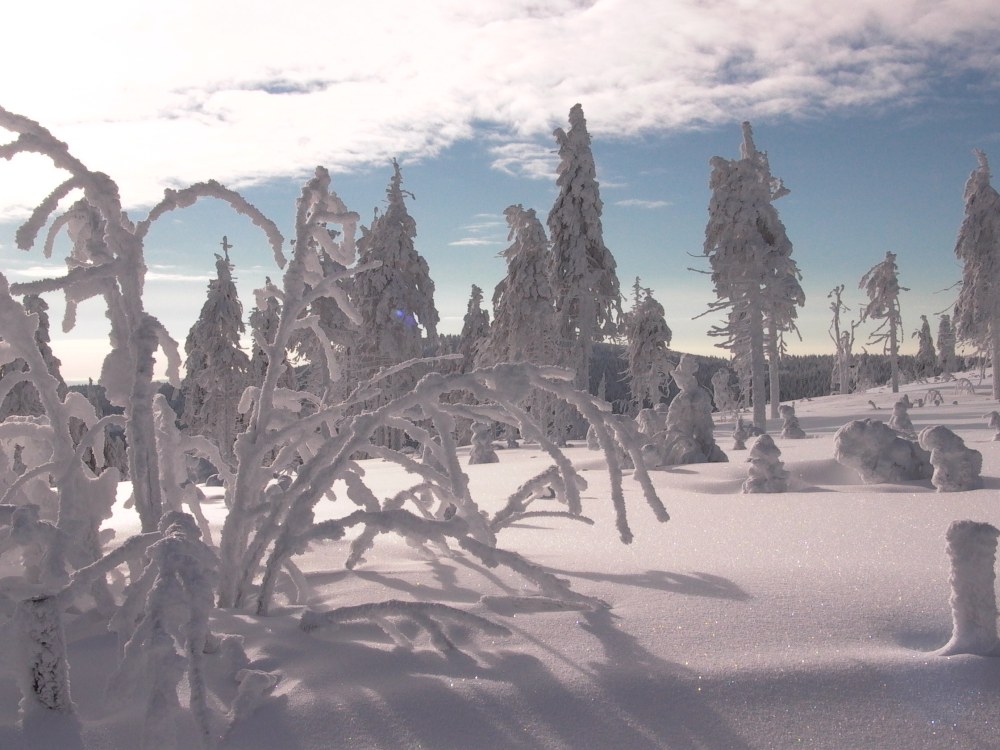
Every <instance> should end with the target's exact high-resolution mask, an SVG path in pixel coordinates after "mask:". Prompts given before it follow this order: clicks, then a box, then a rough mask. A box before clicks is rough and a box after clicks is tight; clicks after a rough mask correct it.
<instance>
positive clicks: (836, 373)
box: [826, 284, 860, 393]
mask: <svg viewBox="0 0 1000 750" xmlns="http://www.w3.org/2000/svg"><path fill="white" fill-rule="evenodd" d="M843 293H844V285H843V284H838V285H837V286H835V287H834V288H833V289H832V290H830V293H829V294H827V295H826V296H827V299H830V300H832V301H831V302H830V311H831V312H833V320H832V321H831V323H830V338H831V339H833V344H834V347H836V352H837V353H836V358H835V359H834V363H833V376H832V378H831V381H832V383H831V384H832V385H834V386H835V387H836V393H850V392H851V366H852V364H853V359H854V354H853V350H854V329H855V328H857V327H858V326H859V325H860V323H859V322H856V321H851V323H850V327H851V330H849V331H848V330H847V328H846V327H844V326H842V325H841V323H840V314H841V313H843V312H847V311H848V310H849V309H850V308H849V307H848V306H847V305H846V304H844V301H843V299H842V295H843Z"/></svg>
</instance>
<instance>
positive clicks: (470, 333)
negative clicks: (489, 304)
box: [458, 284, 490, 372]
mask: <svg viewBox="0 0 1000 750" xmlns="http://www.w3.org/2000/svg"><path fill="white" fill-rule="evenodd" d="M482 302H483V290H482V289H480V288H479V287H478V286H476V285H475V284H473V285H472V293H471V294H470V295H469V305H468V308H467V309H466V311H465V318H464V319H463V321H462V332H461V333H460V334H459V341H458V352H459V354H461V355H462V371H463V372H468V371H469V370H471V369H473V368H474V367H475V366H476V361H477V360H478V359H479V350H480V349H481V348H483V347H484V346H486V342H487V341H488V339H489V335H490V314H489V312H487V311H486V310H484V309H483V308H482Z"/></svg>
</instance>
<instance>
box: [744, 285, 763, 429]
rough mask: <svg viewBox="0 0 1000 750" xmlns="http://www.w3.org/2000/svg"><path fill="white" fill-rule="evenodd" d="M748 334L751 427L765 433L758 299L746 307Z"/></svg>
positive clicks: (761, 338)
mask: <svg viewBox="0 0 1000 750" xmlns="http://www.w3.org/2000/svg"><path fill="white" fill-rule="evenodd" d="M747 314H748V316H749V334H750V388H751V391H752V395H751V402H752V404H753V425H754V427H759V428H760V429H762V430H764V431H767V411H766V406H765V405H766V402H767V401H766V399H767V396H766V392H765V390H764V372H765V363H764V318H763V314H762V313H761V309H760V298H759V297H754V298H751V300H750V301H749V304H748V306H747Z"/></svg>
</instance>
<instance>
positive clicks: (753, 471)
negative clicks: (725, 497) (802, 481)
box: [743, 435, 788, 493]
mask: <svg viewBox="0 0 1000 750" xmlns="http://www.w3.org/2000/svg"><path fill="white" fill-rule="evenodd" d="M747 463H749V464H750V470H749V476H748V477H747V480H746V481H745V482H744V483H743V492H745V493H756V492H784V491H785V490H787V489H788V472H787V471H785V465H784V464H783V463H782V462H781V451H780V450H779V449H778V446H776V445H775V444H774V440H773V439H772V438H771V436H770V435H761V436H760V437H758V438H757V439H756V440H754V441H753V445H752V446H750V457H749V458H747Z"/></svg>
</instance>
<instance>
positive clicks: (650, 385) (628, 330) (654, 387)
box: [625, 277, 673, 414]
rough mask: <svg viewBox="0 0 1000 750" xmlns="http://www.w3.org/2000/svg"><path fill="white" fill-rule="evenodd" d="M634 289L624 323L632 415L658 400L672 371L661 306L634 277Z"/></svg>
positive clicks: (651, 293)
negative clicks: (632, 302) (632, 301)
mask: <svg viewBox="0 0 1000 750" xmlns="http://www.w3.org/2000/svg"><path fill="white" fill-rule="evenodd" d="M634 290H635V300H634V304H633V306H632V309H631V310H630V311H629V313H628V315H627V316H626V322H625V336H626V338H627V339H628V347H627V348H626V355H627V357H628V377H629V384H630V389H631V391H632V401H633V408H634V409H635V411H633V412H631V413H633V414H635V413H636V412H638V411H639V410H640V409H642V408H644V407H647V406H650V407H655V406H656V405H657V404H658V403H660V402H661V401H662V399H663V396H664V388H665V387H666V386H667V384H668V383H669V382H670V372H671V370H673V365H672V364H671V362H670V360H669V359H668V357H667V347H668V346H670V339H671V337H672V336H673V334H672V333H671V331H670V327H669V326H668V325H667V323H666V321H665V320H664V317H663V315H664V313H663V305H661V304H660V303H659V302H657V301H656V299H655V298H654V297H653V292H652V290H651V289H643V288H641V287H640V286H639V279H638V277H636V280H635V287H634Z"/></svg>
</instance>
